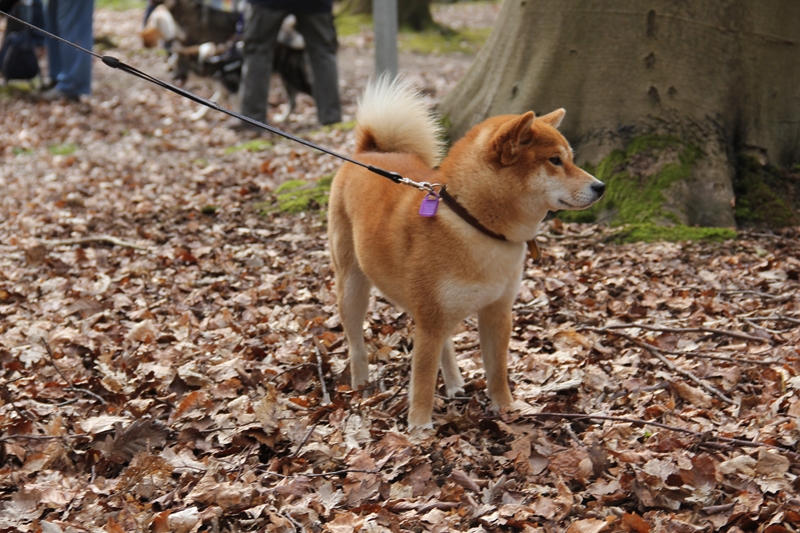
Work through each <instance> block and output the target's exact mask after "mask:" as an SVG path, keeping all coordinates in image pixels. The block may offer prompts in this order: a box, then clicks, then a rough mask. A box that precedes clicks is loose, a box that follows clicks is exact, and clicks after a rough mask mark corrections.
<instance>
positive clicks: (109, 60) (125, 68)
mask: <svg viewBox="0 0 800 533" xmlns="http://www.w3.org/2000/svg"><path fill="white" fill-rule="evenodd" d="M0 14H3V15H5V16H7V17H8V18H10V19H11V20H15V21H17V22H19V23H21V24H24V25H25V26H27V27H29V28H31V29H32V30H34V31H38V32H40V33H42V34H44V35H47V36H48V37H51V38H53V39H56V40H58V41H61V42H62V43H64V44H68V45H69V46H71V47H73V48H76V49H78V50H80V51H81V52H84V53H86V54H89V55H91V56H94V57H96V58H97V59H99V60H100V61H102V62H103V64H105V65H106V66H109V67H111V68H115V69H118V70H121V71H122V72H126V73H128V74H132V75H133V76H136V77H137V78H141V79H143V80H145V81H149V82H150V83H154V84H155V85H158V86H159V87H163V88H164V89H167V90H168V91H172V92H174V93H175V94H178V95H180V96H183V97H184V98H188V99H189V100H192V101H193V102H197V103H198V104H201V105H204V106H206V107H209V108H211V109H214V110H216V111H220V112H222V113H225V114H226V115H230V116H232V117H236V118H238V119H239V120H242V121H244V122H247V123H248V124H250V125H251V126H256V127H258V128H261V129H262V130H267V131H269V132H271V133H274V134H276V135H280V136H281V137H285V138H286V139H289V140H291V141H294V142H296V143H300V144H302V145H304V146H308V147H309V148H313V149H315V150H319V151H320V152H323V153H325V154H328V155H332V156H333V157H337V158H339V159H341V160H343V161H347V162H348V163H352V164H354V165H358V166H360V167H362V168H365V169H367V170H369V171H370V172H374V173H375V174H378V175H379V176H383V177H384V178H389V179H390V180H392V181H393V182H395V183H402V184H403V185H410V186H411V187H416V188H417V189H419V190H421V191H430V192H434V189H433V186H432V185H431V184H430V183H427V182H417V181H414V180H410V179H408V178H404V177H403V176H401V175H400V174H398V173H397V172H391V171H389V170H384V169H382V168H380V167H376V166H373V165H368V164H366V163H362V162H361V161H356V160H355V159H353V158H351V157H347V156H346V155H342V154H340V153H337V152H334V151H333V150H329V149H328V148H325V147H324V146H320V145H318V144H314V143H312V142H311V141H307V140H305V139H301V138H300V137H296V136H294V135H292V134H291V133H288V132H285V131H283V130H279V129H278V128H275V127H273V126H270V125H269V124H265V123H263V122H260V121H258V120H255V119H252V118H250V117H247V116H245V115H242V114H240V113H237V112H235V111H231V110H230V109H227V108H225V107H222V106H221V105H218V104H217V103H215V102H212V101H211V100H206V99H205V98H202V97H200V96H197V95H196V94H194V93H192V92H189V91H187V90H185V89H182V88H180V87H177V86H175V85H172V84H171V83H167V82H165V81H164V80H162V79H159V78H156V77H155V76H151V75H150V74H147V73H146V72H142V71H141V70H139V69H136V68H134V67H132V66H130V65H128V64H126V63H123V62H122V61H120V60H119V59H117V58H116V57H113V56H104V55H100V54H96V53H95V52H93V51H92V50H87V49H86V48H83V47H82V46H79V45H77V44H75V43H73V42H70V41H67V40H66V39H62V38H61V37H59V36H57V35H53V34H52V33H50V32H48V31H45V30H43V29H41V28H38V27H36V26H34V25H33V24H30V23H29V22H26V21H24V20H21V19H18V18H17V17H15V16H13V15H9V14H8V13H6V12H4V11H0Z"/></svg>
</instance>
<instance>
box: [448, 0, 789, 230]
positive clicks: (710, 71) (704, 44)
mask: <svg viewBox="0 0 800 533" xmlns="http://www.w3.org/2000/svg"><path fill="white" fill-rule="evenodd" d="M559 107H564V108H565V109H566V110H567V115H566V118H565V120H564V123H563V124H562V127H561V129H562V131H563V132H564V133H565V135H566V136H567V137H568V138H569V139H571V141H572V142H573V144H574V146H575V148H576V151H577V157H578V160H579V162H582V163H588V164H590V165H597V164H598V163H600V162H601V161H608V160H609V159H608V158H609V157H610V156H611V155H615V157H616V162H617V163H618V165H617V168H615V169H608V168H605V170H604V172H606V175H607V177H608V176H616V177H620V176H622V177H625V179H627V180H628V186H629V187H628V188H630V186H631V185H632V184H638V185H639V188H641V186H642V184H643V183H645V182H647V181H648V180H651V181H652V177H653V176H654V175H656V174H657V175H661V172H662V171H663V170H665V169H673V170H674V168H673V167H676V166H678V167H680V166H682V167H686V166H687V161H688V162H689V163H691V164H690V166H691V168H686V170H687V172H686V173H685V175H683V176H682V177H680V179H672V180H662V181H663V182H664V183H663V184H664V188H663V190H662V191H660V193H661V194H660V199H661V201H662V204H663V206H664V207H663V209H661V211H659V213H658V214H660V215H662V218H663V217H664V216H665V217H666V218H667V219H669V220H672V221H674V222H680V223H683V224H688V225H700V226H733V225H734V224H735V219H734V204H735V198H734V180H735V175H736V168H737V161H738V160H739V159H738V158H739V156H740V155H742V154H746V155H751V156H756V157H757V158H758V159H761V160H762V163H765V162H770V163H772V164H774V165H779V166H783V167H788V166H789V165H791V164H792V163H796V162H798V161H800V2H798V1H797V0H764V1H762V2H757V3H756V2H750V1H748V0H696V1H693V2H685V1H681V0H652V1H650V2H641V1H638V0H618V1H615V2H608V1H605V0H506V2H505V4H504V5H503V10H502V12H501V14H500V18H499V20H498V23H497V26H496V27H495V30H494V32H493V33H492V36H491V37H490V39H489V41H488V42H487V44H486V46H485V47H484V48H483V50H481V52H480V53H479V55H478V57H477V58H476V60H475V63H474V64H473V65H472V67H471V68H470V70H469V71H468V73H467V75H466V76H465V78H464V79H463V80H462V81H461V82H460V83H459V84H458V85H457V86H456V87H455V88H454V90H453V91H452V92H451V93H450V94H448V95H447V97H446V98H445V99H444V101H443V102H442V104H441V111H442V114H443V115H444V116H445V117H446V120H447V121H448V122H449V124H450V125H451V134H452V136H453V138H456V137H459V136H461V135H463V133H464V132H466V130H467V129H469V127H471V126H472V125H474V124H476V123H478V122H480V121H481V120H483V119H484V118H486V117H488V116H491V115H497V114H502V113H522V112H524V111H526V110H529V109H533V110H534V111H536V112H537V113H538V114H543V113H547V112H549V111H552V110H553V109H556V108H559ZM642 138H644V139H645V140H649V143H648V142H644V143H643V142H641V139H642ZM637 140H638V141H637ZM632 145H635V146H638V148H635V149H632V148H631V146H632ZM645 145H647V146H649V148H647V149H643V148H642V146H645ZM667 145H669V149H667V150H666V152H667V153H666V155H664V154H663V152H664V150H660V151H659V150H656V149H655V148H658V147H661V148H665V147H667ZM670 150H671V153H670ZM659 154H661V155H659ZM691 154H695V155H694V156H691V157H690V155H691ZM642 159H644V161H642ZM689 160H691V161H689ZM619 165H621V166H619ZM637 165H638V166H637ZM670 165H672V166H670ZM598 168H600V167H598ZM600 170H603V169H602V168H600ZM678 174H680V173H679V172H673V173H672V175H673V177H674V176H677V175H678ZM609 192H610V191H609ZM620 194H624V192H620ZM620 202H621V200H620V199H617V205H613V199H612V201H610V203H611V204H612V205H608V204H609V202H607V203H606V207H609V208H611V209H612V210H613V209H614V208H616V209H617V211H618V213H617V214H618V215H619V211H620V210H619V204H620ZM650 214H651V215H652V214H653V213H650ZM623 221H625V222H629V221H630V220H623Z"/></svg>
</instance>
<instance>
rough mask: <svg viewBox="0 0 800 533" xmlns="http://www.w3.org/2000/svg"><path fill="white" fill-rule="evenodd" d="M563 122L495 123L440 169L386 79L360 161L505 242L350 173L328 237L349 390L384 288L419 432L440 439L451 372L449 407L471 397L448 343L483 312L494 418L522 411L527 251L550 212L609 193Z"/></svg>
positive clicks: (359, 138) (400, 92) (422, 120)
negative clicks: (514, 364)
mask: <svg viewBox="0 0 800 533" xmlns="http://www.w3.org/2000/svg"><path fill="white" fill-rule="evenodd" d="M564 113H565V112H564V110H563V109H559V110H557V111H553V112H552V113H550V114H548V115H545V116H542V117H538V118H535V117H534V114H533V112H530V111H529V112H527V113H525V114H522V115H503V116H497V117H492V118H489V119H487V120H486V121H484V122H482V123H481V124H479V125H477V126H475V127H474V128H472V129H471V130H470V131H469V132H468V133H467V134H466V136H465V137H464V138H462V139H461V140H459V141H458V142H457V143H455V145H453V147H452V149H451V150H450V153H449V154H448V156H447V157H446V158H445V159H444V160H442V161H441V164H440V165H439V163H440V159H441V157H440V154H441V150H442V145H441V142H440V141H439V139H440V138H441V135H440V131H439V127H438V125H437V122H436V121H435V120H434V119H433V118H432V117H431V116H430V115H429V114H428V112H427V109H426V108H425V105H424V103H423V102H422V100H421V99H420V97H419V96H418V95H417V94H416V93H415V92H414V91H413V90H412V89H411V88H410V86H409V85H408V84H407V83H405V82H402V81H399V82H398V81H390V80H389V79H387V78H381V79H379V80H377V81H376V82H373V83H371V84H370V85H369V86H368V87H367V90H366V91H365V94H364V96H363V98H362V100H361V101H360V102H359V109H358V113H357V116H356V121H357V126H356V149H355V156H354V157H355V158H356V159H357V160H359V161H361V162H364V163H366V164H371V165H374V166H376V167H380V168H382V169H385V170H390V171H394V172H397V173H399V174H400V175H402V176H404V177H406V178H410V179H412V180H415V181H427V182H431V183H440V184H446V185H447V190H448V192H450V193H451V195H453V196H454V197H455V198H456V199H457V200H458V202H459V203H460V204H461V205H462V206H464V207H465V208H466V209H467V210H468V211H469V213H470V214H472V215H473V216H474V217H475V218H476V219H477V220H479V221H480V223H481V224H482V225H483V226H484V227H486V228H488V229H489V230H491V231H492V232H495V233H498V234H502V235H504V236H505V237H506V239H507V241H502V240H498V239H495V238H492V237H490V236H488V235H486V234H484V233H482V232H481V231H478V230H477V229H476V228H475V227H473V226H471V225H469V224H468V223H467V222H465V220H463V219H462V218H460V217H459V216H458V215H457V214H456V213H455V212H453V211H452V210H450V209H449V208H448V207H447V206H445V205H444V204H440V205H439V209H438V213H437V214H436V215H435V216H434V217H431V218H426V217H422V216H420V215H419V214H418V210H419V206H420V203H421V201H422V199H423V197H424V196H425V193H424V192H423V191H420V190H417V189H415V188H412V187H407V186H403V185H400V184H396V183H393V182H392V181H390V180H388V179H386V178H384V177H381V176H378V175H376V174H374V173H372V172H370V171H368V170H366V169H364V168H361V167H359V166H356V165H353V164H351V163H345V164H344V165H343V166H342V167H341V169H340V170H339V172H338V173H337V174H336V177H335V178H334V180H333V185H332V189H331V196H330V204H329V211H328V237H329V241H330V247H331V256H332V259H333V265H334V270H335V273H336V289H337V293H338V305H339V314H340V316H341V321H342V325H343V327H344V331H345V334H346V336H347V340H348V342H349V350H350V352H349V356H350V372H351V380H352V386H353V388H354V389H355V388H359V387H363V386H365V385H367V383H368V382H369V365H368V361H367V349H366V345H365V343H364V333H363V321H364V317H365V315H366V312H367V307H368V304H369V292H370V289H371V287H372V286H373V285H374V286H376V287H377V288H378V289H379V290H380V291H381V292H382V293H383V294H384V295H385V296H386V297H387V298H388V299H389V300H391V301H392V302H393V303H395V304H396V305H398V306H399V307H401V308H403V309H404V310H406V311H407V312H408V313H409V314H410V315H411V317H412V318H413V320H414V323H415V327H416V330H415V334H414V348H413V354H412V358H411V384H410V407H409V414H408V423H409V426H410V427H432V422H431V414H432V411H433V402H434V395H435V390H436V380H437V375H438V370H439V367H440V366H441V369H442V376H443V380H444V385H445V390H446V392H447V394H448V395H449V396H453V395H455V394H457V393H458V392H461V391H463V385H464V380H463V378H462V376H461V372H460V370H459V368H458V364H457V362H456V357H455V351H454V349H453V343H452V340H451V335H452V333H453V331H454V329H455V328H456V326H457V325H458V324H459V322H461V321H462V320H463V319H464V318H466V317H467V316H469V315H472V314H474V313H477V315H478V331H479V337H480V344H481V356H482V359H483V365H484V369H485V372H486V381H487V388H488V394H489V397H490V398H491V401H492V407H493V408H495V409H499V408H501V407H504V406H508V405H509V404H510V403H511V402H512V397H511V391H510V389H509V386H508V375H507V374H508V372H507V352H508V344H509V340H510V337H511V328H512V314H511V310H512V304H513V302H514V298H515V297H516V295H517V293H518V291H519V285H520V283H521V281H522V272H523V268H524V265H525V255H526V241H529V240H531V239H533V238H534V237H535V235H536V233H537V231H538V228H539V225H540V223H541V222H542V220H543V219H544V218H545V215H547V212H548V211H556V210H560V209H583V208H586V207H588V206H590V205H591V204H592V203H594V202H595V201H597V200H598V199H599V198H600V197H601V196H602V194H603V189H604V188H605V186H604V185H603V184H602V182H600V181H598V180H597V179H595V178H594V177H593V176H591V175H590V174H588V173H587V172H585V171H583V170H581V169H580V168H578V167H577V166H576V165H575V164H574V162H573V158H572V149H571V148H570V146H569V144H568V143H567V141H566V139H564V137H563V136H562V135H561V134H560V133H559V132H558V131H557V130H556V128H557V127H558V126H559V124H560V123H561V120H562V119H563V117H564ZM437 165H439V168H438V169H436V166H437Z"/></svg>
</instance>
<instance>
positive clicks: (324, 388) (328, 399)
mask: <svg viewBox="0 0 800 533" xmlns="http://www.w3.org/2000/svg"><path fill="white" fill-rule="evenodd" d="M312 340H313V341H314V355H315V356H316V357H317V372H318V373H319V383H320V385H321V386H322V403H320V405H328V404H329V403H331V396H330V394H328V386H327V385H325V373H324V372H323V371H322V354H321V353H320V351H321V350H324V349H325V347H324V346H322V343H321V342H320V341H319V339H318V338H317V337H316V336H314V337H312Z"/></svg>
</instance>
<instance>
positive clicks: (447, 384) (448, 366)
mask: <svg viewBox="0 0 800 533" xmlns="http://www.w3.org/2000/svg"><path fill="white" fill-rule="evenodd" d="M441 365H442V379H444V390H445V391H446V392H447V396H448V397H450V398H453V397H454V396H457V395H458V394H461V393H463V392H464V378H463V377H462V376H461V369H459V368H458V363H457V362H456V350H455V348H454V347H453V339H447V340H446V341H445V343H444V347H443V348H442V362H441Z"/></svg>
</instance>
